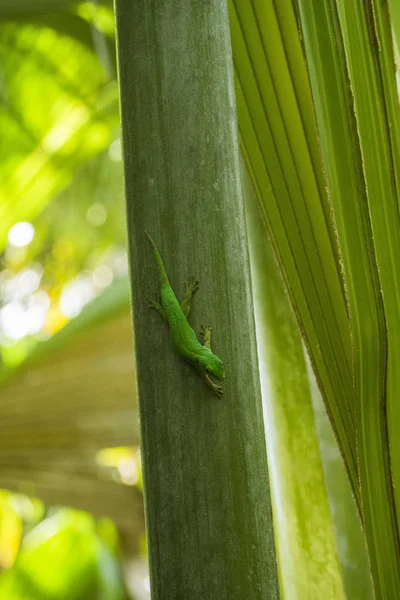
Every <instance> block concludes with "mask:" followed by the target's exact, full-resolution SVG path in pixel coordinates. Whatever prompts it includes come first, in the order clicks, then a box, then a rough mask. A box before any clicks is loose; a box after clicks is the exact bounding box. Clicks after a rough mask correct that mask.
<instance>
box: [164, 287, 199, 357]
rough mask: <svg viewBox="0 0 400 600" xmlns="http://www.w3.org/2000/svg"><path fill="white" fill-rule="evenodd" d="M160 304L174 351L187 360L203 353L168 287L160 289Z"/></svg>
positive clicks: (171, 290)
mask: <svg viewBox="0 0 400 600" xmlns="http://www.w3.org/2000/svg"><path fill="white" fill-rule="evenodd" d="M161 304H162V307H163V309H164V311H165V314H166V317H167V321H168V325H169V328H170V331H171V336H172V339H173V342H174V345H175V348H176V350H177V351H178V352H179V354H181V355H182V356H184V357H185V358H186V359H188V360H194V359H195V358H196V356H198V355H199V354H202V353H203V350H204V348H203V346H202V345H201V344H200V342H199V340H198V339H197V336H196V334H195V332H194V331H193V329H192V328H191V326H190V325H189V323H188V320H187V318H186V316H185V315H184V313H183V311H182V309H181V305H180V304H179V302H178V299H177V297H176V296H175V293H174V291H173V289H172V288H171V286H170V285H165V286H162V288H161Z"/></svg>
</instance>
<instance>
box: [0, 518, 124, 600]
mask: <svg viewBox="0 0 400 600" xmlns="http://www.w3.org/2000/svg"><path fill="white" fill-rule="evenodd" d="M44 565H48V568H46V569H44ZM0 595H1V597H2V598H7V600H55V599H57V600H84V599H87V598H92V599H93V600H125V598H126V593H125V588H124V585H123V583H122V578H121V571H120V566H119V561H118V556H117V555H116V554H115V551H113V550H112V548H110V547H109V546H108V545H107V544H106V542H105V539H104V538H102V537H101V536H99V535H98V533H97V532H96V527H95V522H94V520H93V518H92V517H90V516H89V515H86V514H84V513H78V512H77V511H71V510H58V511H57V512H55V514H53V515H52V516H50V517H48V518H47V519H45V520H44V521H42V522H41V523H40V524H39V525H37V526H36V527H35V528H34V529H32V530H31V531H30V532H29V533H28V534H27V535H26V536H25V538H24V540H23V542H22V545H21V550H20V552H19V555H18V558H17V560H16V563H15V565H14V566H13V568H12V569H10V570H9V571H8V572H6V573H4V574H3V575H1V576H0Z"/></svg>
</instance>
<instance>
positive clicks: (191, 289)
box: [186, 277, 199, 295]
mask: <svg viewBox="0 0 400 600" xmlns="http://www.w3.org/2000/svg"><path fill="white" fill-rule="evenodd" d="M198 289H199V282H198V281H197V279H195V278H194V277H192V278H191V279H189V281H188V282H187V284H186V294H191V295H193V294H194V293H195V292H197V290H198Z"/></svg>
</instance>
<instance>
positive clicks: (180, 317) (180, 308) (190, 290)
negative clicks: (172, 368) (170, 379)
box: [145, 231, 225, 398]
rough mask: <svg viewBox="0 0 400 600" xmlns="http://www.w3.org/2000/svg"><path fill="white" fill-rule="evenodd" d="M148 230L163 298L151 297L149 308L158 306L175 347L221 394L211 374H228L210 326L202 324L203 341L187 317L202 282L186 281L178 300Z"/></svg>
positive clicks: (220, 388) (218, 393) (210, 385)
mask: <svg viewBox="0 0 400 600" xmlns="http://www.w3.org/2000/svg"><path fill="white" fill-rule="evenodd" d="M145 234H146V235H147V237H148V238H149V241H150V244H151V245H152V247H153V250H154V255H155V259H156V263H157V265H158V268H159V273H160V282H161V295H160V298H159V299H157V300H150V302H149V305H150V308H153V309H154V310H156V311H157V312H158V313H159V314H160V315H161V316H162V318H163V319H164V320H165V321H167V323H168V326H169V329H170V332H171V336H172V340H173V343H174V346H175V349H176V351H177V352H178V353H179V354H180V355H181V356H183V358H184V359H185V360H186V361H188V362H189V363H190V364H191V365H192V366H194V367H195V368H196V369H197V371H198V372H199V373H200V375H201V376H202V377H203V379H204V381H205V382H206V384H207V385H208V387H210V388H211V389H212V391H213V392H214V394H216V395H217V396H218V397H219V398H220V397H221V396H222V387H221V386H219V385H216V384H215V383H214V382H213V381H211V379H210V377H209V375H210V374H211V375H213V376H214V377H216V378H217V379H219V381H222V380H223V379H224V378H225V372H224V364H223V362H222V360H221V359H220V358H218V356H216V355H215V354H213V353H212V351H211V327H204V326H203V325H202V326H201V335H202V336H203V340H204V345H201V343H200V342H199V340H198V339H197V336H196V334H195V332H194V331H193V329H192V328H191V327H190V325H189V323H188V320H187V317H188V314H189V310H190V302H191V300H192V296H193V294H194V293H195V292H196V291H197V290H198V287H199V283H198V281H196V280H195V279H191V280H190V281H189V282H188V283H187V284H186V294H185V298H184V300H183V302H182V304H179V302H178V300H177V298H176V296H175V293H174V290H173V289H172V287H171V284H170V282H169V280H168V276H167V273H166V271H165V267H164V263H163V260H162V258H161V255H160V252H159V251H158V248H157V246H156V244H155V242H154V240H153V238H152V237H151V235H150V234H149V233H148V232H147V231H145Z"/></svg>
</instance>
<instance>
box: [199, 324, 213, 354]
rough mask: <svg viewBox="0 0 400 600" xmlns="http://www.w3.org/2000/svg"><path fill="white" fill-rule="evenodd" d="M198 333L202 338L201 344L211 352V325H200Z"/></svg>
mask: <svg viewBox="0 0 400 600" xmlns="http://www.w3.org/2000/svg"><path fill="white" fill-rule="evenodd" d="M200 335H201V336H202V338H203V346H204V347H205V348H208V350H210V352H211V327H210V326H209V325H201V326H200Z"/></svg>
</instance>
